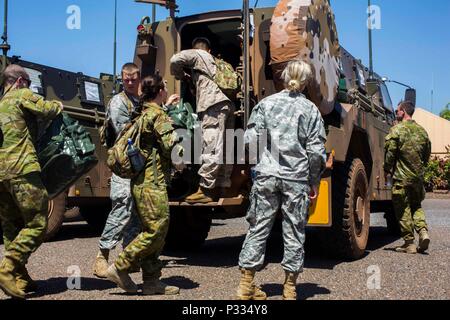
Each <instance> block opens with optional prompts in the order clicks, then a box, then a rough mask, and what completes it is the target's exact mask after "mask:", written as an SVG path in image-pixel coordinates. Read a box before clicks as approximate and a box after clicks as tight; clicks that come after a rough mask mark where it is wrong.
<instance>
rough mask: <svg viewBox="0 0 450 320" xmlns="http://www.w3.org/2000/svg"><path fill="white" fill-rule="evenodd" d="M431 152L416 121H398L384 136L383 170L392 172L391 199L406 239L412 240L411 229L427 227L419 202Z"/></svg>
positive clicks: (417, 229) (424, 132)
mask: <svg viewBox="0 0 450 320" xmlns="http://www.w3.org/2000/svg"><path fill="white" fill-rule="evenodd" d="M430 154H431V142H430V140H429V138H428V134H427V132H426V131H425V129H423V128H422V127H421V126H420V125H418V124H417V123H416V122H415V121H403V122H401V123H399V124H398V125H396V126H395V127H393V128H392V129H391V131H390V133H389V135H388V136H387V137H386V144H385V161H384V162H385V163H384V171H385V172H387V173H393V188H392V201H393V203H394V208H395V213H396V216H397V219H398V221H399V223H400V229H401V233H402V237H403V239H404V240H405V241H408V240H414V230H416V232H419V231H420V230H421V229H423V228H425V229H427V230H428V226H427V223H426V221H425V212H424V211H423V209H422V207H421V203H422V201H423V200H424V199H425V190H424V187H423V179H424V173H425V167H426V165H427V163H428V161H429V159H430Z"/></svg>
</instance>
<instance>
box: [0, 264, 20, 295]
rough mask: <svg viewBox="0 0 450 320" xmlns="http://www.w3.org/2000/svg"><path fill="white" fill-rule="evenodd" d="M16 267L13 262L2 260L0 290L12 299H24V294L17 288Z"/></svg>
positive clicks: (0, 265)
mask: <svg viewBox="0 0 450 320" xmlns="http://www.w3.org/2000/svg"><path fill="white" fill-rule="evenodd" d="M16 269H17V265H16V264H15V263H14V261H13V260H11V259H9V258H6V257H5V258H4V259H3V261H2V263H1V264H0V289H2V290H3V292H4V293H5V294H6V295H8V296H10V297H13V298H17V299H25V292H23V291H22V290H20V289H18V288H17V285H16V277H15V271H16Z"/></svg>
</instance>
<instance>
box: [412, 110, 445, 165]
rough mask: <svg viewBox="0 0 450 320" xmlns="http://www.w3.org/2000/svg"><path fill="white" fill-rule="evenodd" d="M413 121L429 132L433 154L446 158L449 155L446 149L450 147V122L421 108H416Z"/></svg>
mask: <svg viewBox="0 0 450 320" xmlns="http://www.w3.org/2000/svg"><path fill="white" fill-rule="evenodd" d="M413 119H414V120H416V122H417V123H418V124H420V125H421V126H422V127H424V128H425V130H426V131H427V132H428V135H429V137H430V140H431V143H432V148H431V152H432V154H433V155H435V156H439V157H443V156H445V155H446V153H447V152H446V149H445V147H446V146H450V121H448V120H445V119H443V118H441V117H439V116H437V115H435V114H433V113H431V112H429V111H426V110H424V109H421V108H416V112H415V113H414V116H413Z"/></svg>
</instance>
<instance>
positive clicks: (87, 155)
mask: <svg viewBox="0 0 450 320" xmlns="http://www.w3.org/2000/svg"><path fill="white" fill-rule="evenodd" d="M36 150H37V153H38V160H39V164H40V165H41V178H42V182H43V184H44V186H45V188H46V189H47V192H48V195H49V198H50V199H52V198H54V197H56V196H58V195H59V194H60V193H62V192H63V191H65V190H67V189H68V188H69V187H70V186H71V185H73V184H74V183H75V181H76V180H78V179H79V178H81V177H82V176H83V175H84V174H86V173H87V172H89V171H90V170H91V169H92V168H93V167H95V166H96V165H97V163H98V159H97V157H96V155H95V145H94V143H93V142H92V138H91V136H90V134H89V132H88V131H87V130H86V128H85V127H83V126H81V125H80V124H79V123H78V121H76V120H74V119H73V118H71V117H70V116H68V115H67V114H66V113H62V114H60V115H59V116H57V117H56V118H55V119H54V120H53V121H52V123H51V124H50V126H49V127H48V128H47V129H46V130H45V132H44V134H43V135H42V136H41V137H40V138H39V141H38V143H37V148H36Z"/></svg>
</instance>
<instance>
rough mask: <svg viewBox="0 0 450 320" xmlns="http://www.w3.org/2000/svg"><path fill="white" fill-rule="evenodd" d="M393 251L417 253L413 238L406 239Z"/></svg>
mask: <svg viewBox="0 0 450 320" xmlns="http://www.w3.org/2000/svg"><path fill="white" fill-rule="evenodd" d="M395 251H396V252H401V253H409V254H416V253H417V247H416V245H415V244H414V240H406V241H405V243H404V244H403V245H402V246H400V247H396V248H395Z"/></svg>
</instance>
